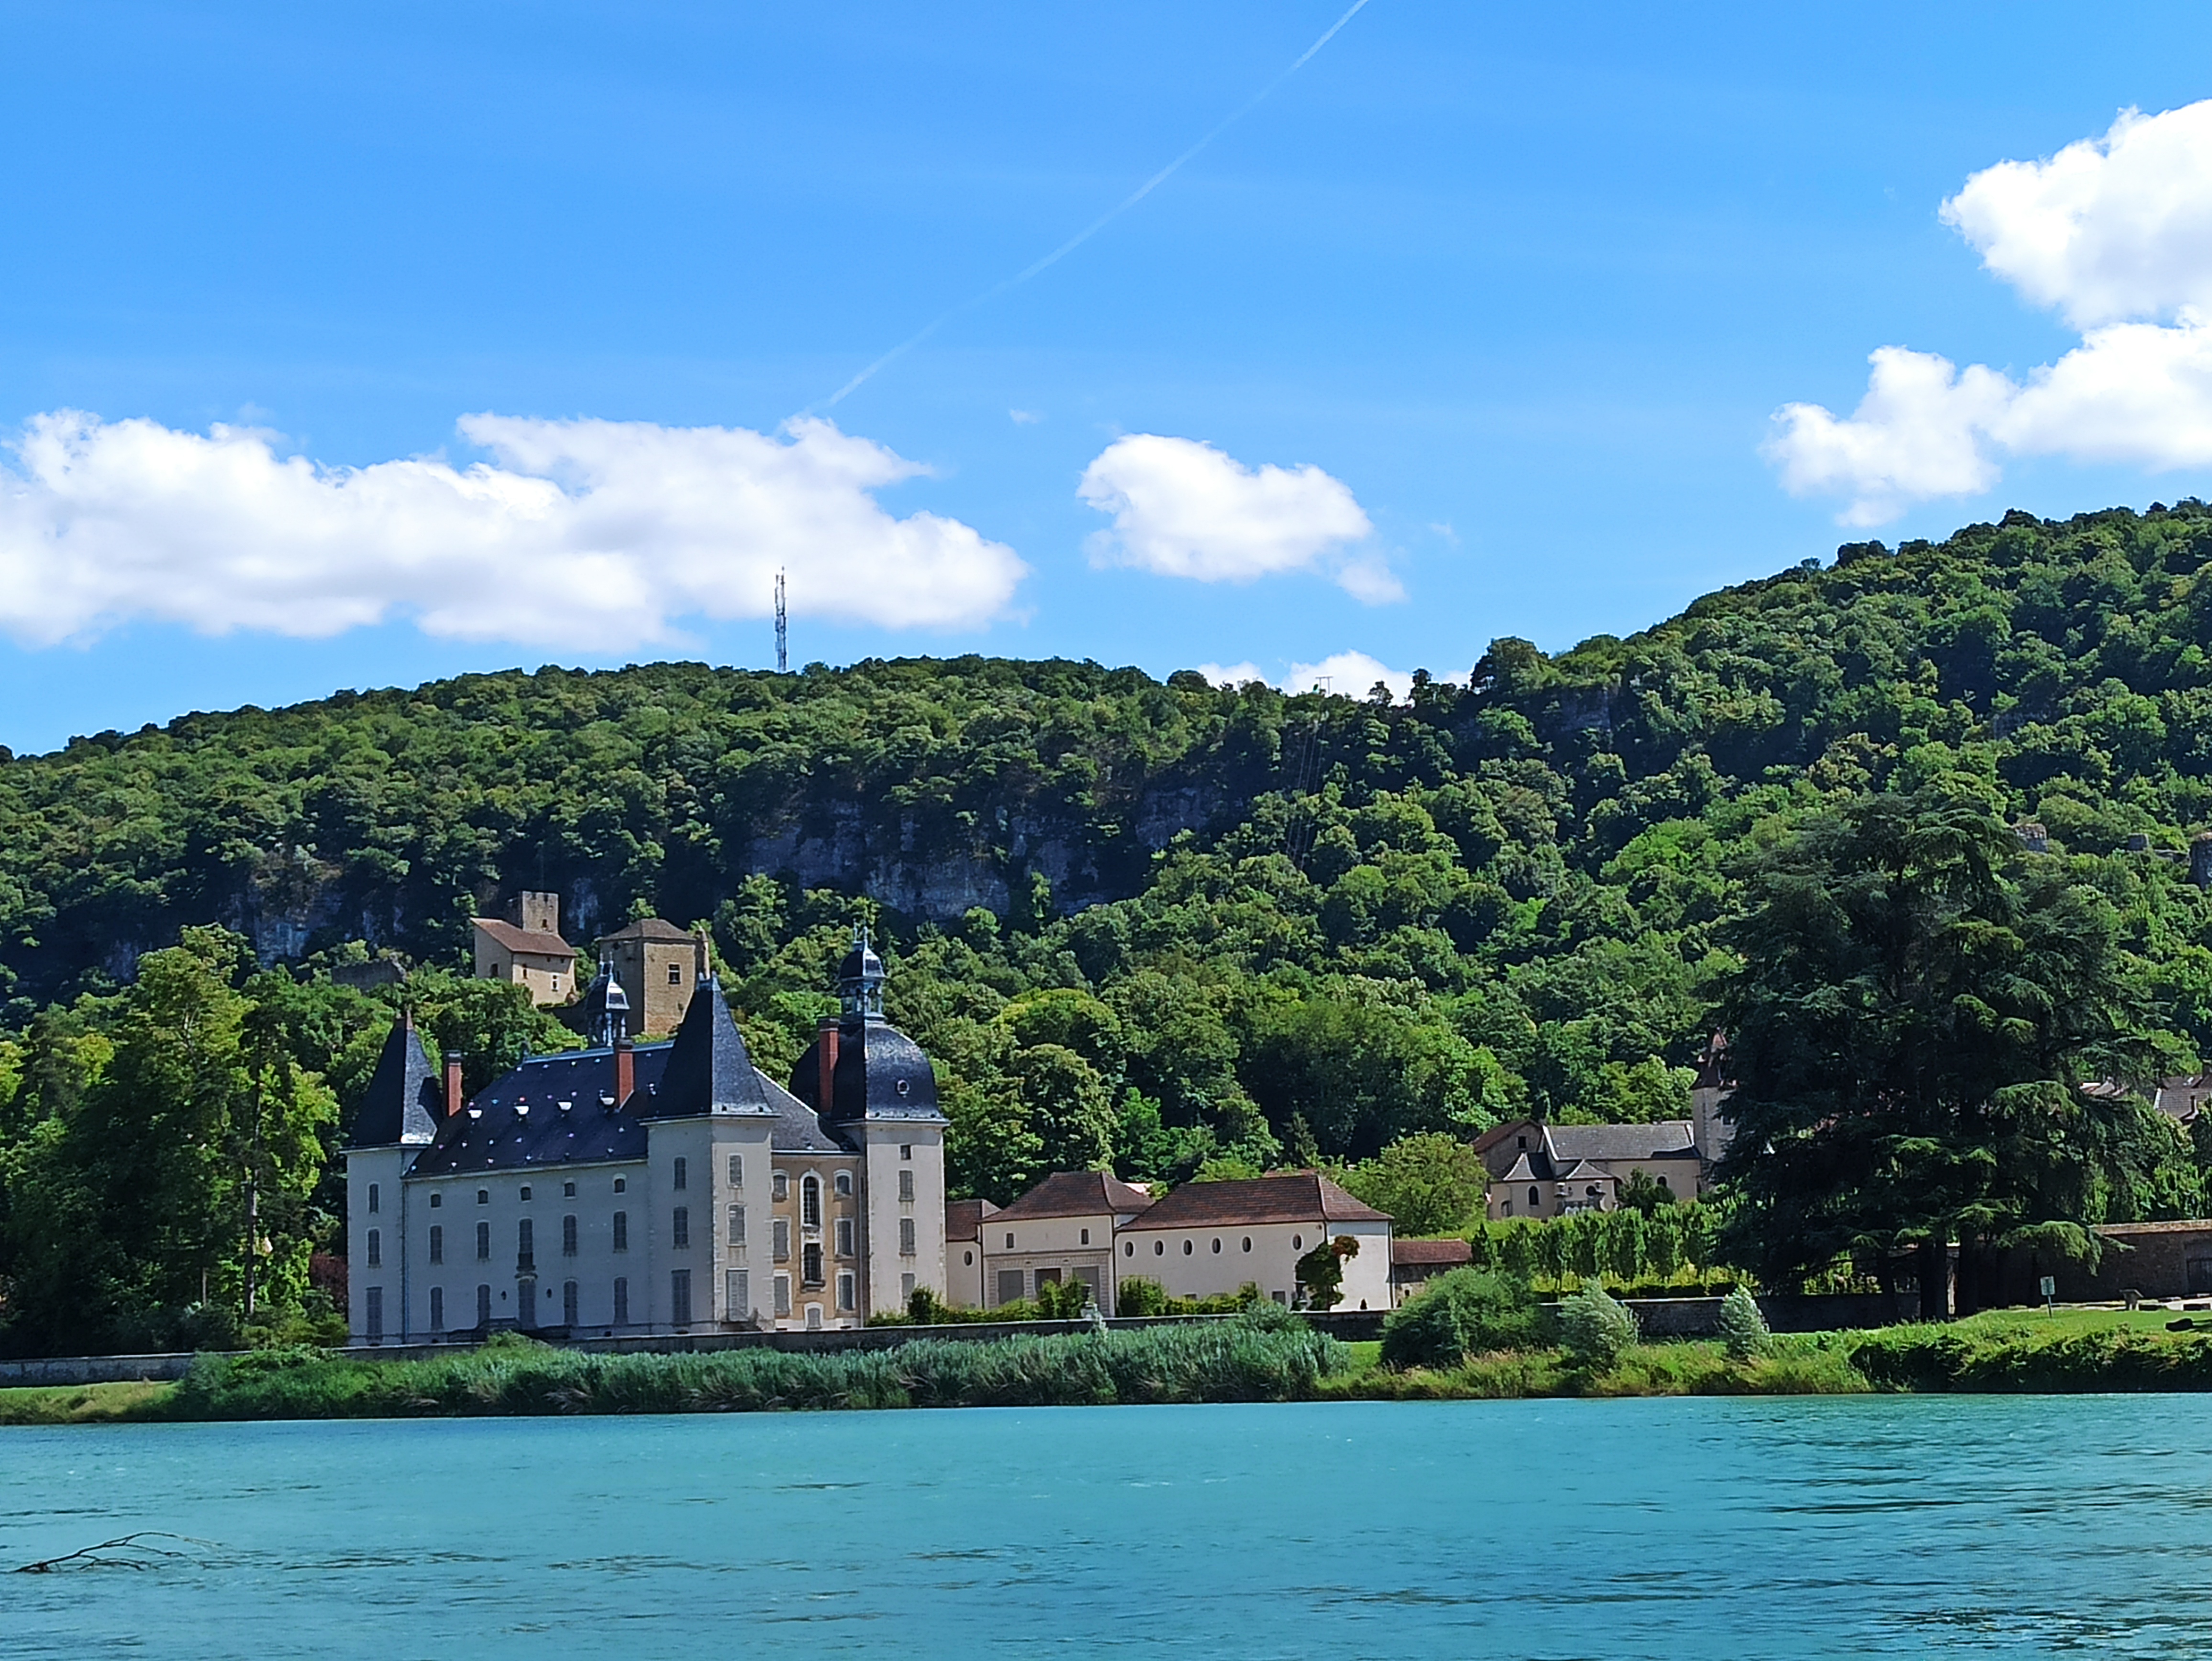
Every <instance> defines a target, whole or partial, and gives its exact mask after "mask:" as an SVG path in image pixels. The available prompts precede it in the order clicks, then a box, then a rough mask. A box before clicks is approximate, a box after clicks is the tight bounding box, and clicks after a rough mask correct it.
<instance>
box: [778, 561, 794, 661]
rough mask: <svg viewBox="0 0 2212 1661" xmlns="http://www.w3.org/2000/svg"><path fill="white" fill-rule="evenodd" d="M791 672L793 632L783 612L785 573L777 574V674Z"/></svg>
mask: <svg viewBox="0 0 2212 1661" xmlns="http://www.w3.org/2000/svg"><path fill="white" fill-rule="evenodd" d="M790 670H791V630H790V626H789V624H788V622H787V619H786V618H785V616H784V611H783V573H782V572H781V571H778V572H777V573H776V574H775V672H776V673H778V674H779V675H781V674H787V673H789V672H790Z"/></svg>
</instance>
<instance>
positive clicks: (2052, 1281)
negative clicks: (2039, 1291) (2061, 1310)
mask: <svg viewBox="0 0 2212 1661" xmlns="http://www.w3.org/2000/svg"><path fill="white" fill-rule="evenodd" d="M2057 1292H2058V1277H2057V1275H2045V1276H2044V1277H2043V1312H2044V1313H2045V1315H2048V1314H2050V1313H2051V1299H2052V1298H2053V1297H2055V1296H2056V1295H2057Z"/></svg>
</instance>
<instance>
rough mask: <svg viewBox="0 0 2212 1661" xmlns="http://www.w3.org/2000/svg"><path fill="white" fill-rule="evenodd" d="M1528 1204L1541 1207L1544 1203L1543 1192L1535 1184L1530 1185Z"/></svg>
mask: <svg viewBox="0 0 2212 1661" xmlns="http://www.w3.org/2000/svg"><path fill="white" fill-rule="evenodd" d="M1528 1203H1529V1204H1530V1205H1532V1206H1540V1205H1541V1204H1543V1203H1544V1196H1543V1194H1542V1192H1541V1190H1540V1189H1538V1188H1537V1187H1536V1185H1535V1184H1534V1183H1530V1184H1529V1185H1528Z"/></svg>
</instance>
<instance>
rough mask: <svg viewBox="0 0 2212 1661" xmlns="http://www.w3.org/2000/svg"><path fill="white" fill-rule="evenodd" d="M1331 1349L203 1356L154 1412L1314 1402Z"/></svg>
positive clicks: (968, 1347)
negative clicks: (401, 1358)
mask: <svg viewBox="0 0 2212 1661" xmlns="http://www.w3.org/2000/svg"><path fill="white" fill-rule="evenodd" d="M1348 1367H1349V1361H1348V1359H1347V1356H1346V1351H1345V1348H1344V1346H1343V1345H1341V1344H1340V1343H1339V1342H1337V1341H1336V1340H1335V1339H1334V1338H1330V1337H1328V1336H1326V1335H1322V1334H1319V1333H1315V1332H1312V1331H1310V1330H1309V1329H1306V1328H1305V1327H1304V1325H1303V1323H1295V1322H1291V1321H1287V1320H1270V1319H1267V1318H1266V1317H1255V1318H1253V1319H1250V1320H1237V1321H1224V1322H1218V1323H1209V1324H1208V1325H1206V1326H1204V1327H1171V1328H1153V1329H1147V1330H1144V1331H1138V1332H1103V1333H1076V1334H1069V1335H1054V1336H1049V1337H1035V1338H1031V1337H1013V1338H999V1339H992V1340H987V1341H981V1342H972V1343H971V1342H960V1341H957V1340H945V1339H921V1340H917V1341H916V1342H913V1343H908V1344H901V1345H898V1346H896V1347H893V1348H884V1349H872V1350H837V1351H812V1352H810V1351H785V1350H776V1349H768V1348H759V1349H736V1350H720V1351H714V1352H711V1353H707V1354H634V1355H594V1354H580V1353H578V1352H576V1351H573V1350H564V1349H556V1348H552V1347H550V1346H549V1345H544V1344H537V1343H531V1342H495V1343H490V1344H486V1345H484V1346H483V1347H482V1348H478V1349H475V1350H471V1351H470V1352H468V1353H467V1354H460V1355H453V1356H440V1357H437V1358H435V1359H434V1360H419V1361H351V1360H336V1359H333V1358H331V1357H329V1356H327V1355H325V1354H321V1353H319V1352H317V1351H312V1350H307V1351H270V1352H266V1353H263V1354H253V1355H246V1356H240V1357H236V1358H228V1357H218V1356H204V1357H202V1358H201V1359H200V1360H197V1361H196V1362H194V1363H193V1366H192V1369H191V1372H190V1373H188V1374H187V1375H186V1376H185V1378H184V1380H183V1381H182V1382H181V1383H180V1384H179V1385H178V1386H177V1388H176V1390H175V1391H174V1393H173V1395H171V1396H169V1398H168V1399H167V1402H166V1403H164V1404H163V1405H162V1407H161V1409H159V1411H158V1412H156V1413H149V1415H147V1416H158V1417H162V1418H169V1419H186V1420H213V1419H357V1418H410V1417H422V1416H467V1415H519V1414H594V1413H742V1412H757V1411H763V1410H773V1409H840V1408H921V1407H1054V1406H1075V1405H1101V1404H1111V1403H1133V1402H1280V1401H1304V1400H1310V1399H1311V1398H1313V1397H1315V1396H1317V1395H1319V1394H1320V1392H1321V1386H1322V1382H1323V1381H1324V1380H1325V1379H1327V1378H1330V1377H1331V1376H1333V1375H1334V1374H1335V1373H1338V1372H1344V1371H1346V1370H1347V1369H1348Z"/></svg>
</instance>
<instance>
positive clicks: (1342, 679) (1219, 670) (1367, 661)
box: [1198, 652, 1413, 703]
mask: <svg viewBox="0 0 2212 1661" xmlns="http://www.w3.org/2000/svg"><path fill="white" fill-rule="evenodd" d="M1198 672H1199V673H1200V674H1201V675H1204V676H1205V677H1206V678H1207V679H1208V680H1210V681H1212V683H1213V684H1215V685H1217V686H1242V685H1243V684H1244V683H1245V682H1247V681H1249V680H1256V681H1261V682H1264V683H1266V684H1269V685H1272V686H1278V687H1280V688H1281V689H1282V690H1283V691H1285V692H1310V691H1314V690H1315V688H1316V687H1317V686H1322V685H1324V684H1325V685H1326V686H1327V688H1328V691H1332V692H1336V693H1339V694H1341V695H1342V696H1344V697H1354V698H1364V697H1366V696H1367V694H1368V693H1369V692H1370V691H1371V690H1373V688H1374V686H1375V684H1376V682H1378V681H1379V682H1381V683H1382V684H1383V685H1385V686H1388V687H1389V689H1390V696H1391V697H1393V698H1395V699H1396V700H1397V701H1398V702H1400V703H1403V702H1405V700H1406V697H1407V694H1409V693H1410V692H1412V691H1413V672H1412V671H1410V670H1405V669H1392V668H1389V667H1387V666H1384V665H1383V663H1382V661H1381V660H1378V659H1376V658H1371V657H1369V656H1368V655H1367V654H1366V653H1364V652H1338V653H1335V654H1333V655H1331V656H1328V657H1325V658H1323V659H1322V660H1321V661H1320V662H1319V663H1293V664H1291V666H1290V669H1289V671H1288V672H1286V673H1285V674H1284V675H1283V676H1281V677H1280V678H1276V679H1270V678H1269V677H1268V676H1267V674H1265V673H1264V672H1261V668H1260V666H1259V665H1258V664H1256V663H1249V662H1246V663H1231V664H1219V663H1201V664H1200V665H1199V666H1198Z"/></svg>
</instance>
